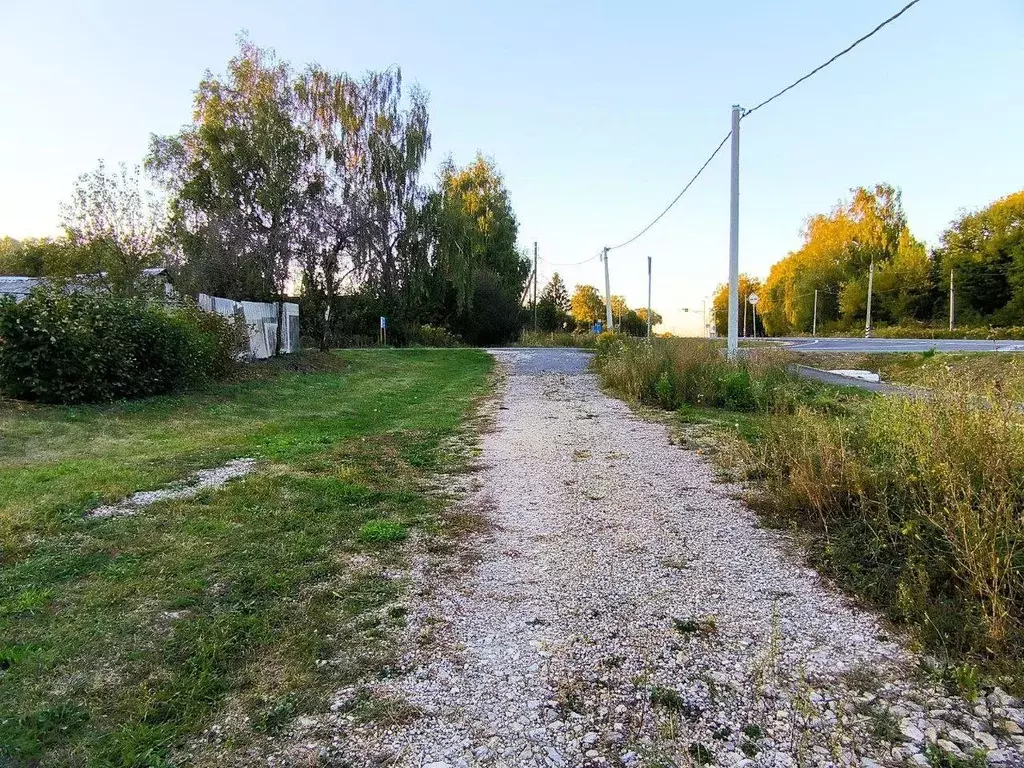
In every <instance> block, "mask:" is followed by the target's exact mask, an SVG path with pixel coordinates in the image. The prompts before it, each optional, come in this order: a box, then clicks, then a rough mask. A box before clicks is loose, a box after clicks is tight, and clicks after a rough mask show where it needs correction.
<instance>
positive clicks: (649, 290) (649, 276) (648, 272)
mask: <svg viewBox="0 0 1024 768" xmlns="http://www.w3.org/2000/svg"><path fill="white" fill-rule="evenodd" d="M647 338H648V339H649V338H651V257H650V256H648V257H647Z"/></svg>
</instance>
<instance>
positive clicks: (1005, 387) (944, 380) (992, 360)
mask: <svg viewBox="0 0 1024 768" xmlns="http://www.w3.org/2000/svg"><path fill="white" fill-rule="evenodd" d="M798 360H799V361H800V362H804V363H805V364H806V365H810V366H812V367H814V368H825V369H831V370H835V369H839V368H859V369H862V370H868V371H874V372H876V373H878V374H880V375H881V377H882V380H883V381H887V382H891V383H893V384H905V385H910V386H918V387H925V388H927V389H942V390H952V391H956V390H960V389H969V390H971V391H972V392H975V393H979V394H986V393H987V394H990V395H992V396H993V397H994V398H996V399H1003V398H1006V399H1010V400H1016V401H1017V402H1024V355H1022V354H1018V353H1011V352H1006V353H993V352H972V353H958V352H957V353H954V352H935V351H933V350H928V351H926V352H920V353H908V352H894V353H873V354H853V353H842V352H831V353H829V352H816V353H806V354H805V353H801V355H800V357H799V358H798Z"/></svg>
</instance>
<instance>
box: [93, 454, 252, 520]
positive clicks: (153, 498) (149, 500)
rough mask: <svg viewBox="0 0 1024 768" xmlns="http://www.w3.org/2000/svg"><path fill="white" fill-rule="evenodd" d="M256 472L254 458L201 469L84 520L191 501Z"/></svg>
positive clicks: (129, 513) (121, 515) (123, 500)
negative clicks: (159, 503)
mask: <svg viewBox="0 0 1024 768" xmlns="http://www.w3.org/2000/svg"><path fill="white" fill-rule="evenodd" d="M255 470H256V459H249V458H244V459H234V460H232V461H229V462H228V463H227V464H225V465H224V466H222V467H214V468H213V469H201V470H199V471H198V472H196V473H195V474H194V475H192V476H191V477H189V478H188V479H187V480H185V481H184V482H180V483H174V484H173V485H170V486H168V487H166V488H158V489H157V490H155V491H139V492H138V493H133V494H132V495H131V496H129V497H128V498H126V499H122V500H121V501H119V502H117V503H115V504H106V505H104V506H102V507H96V508H95V509H93V510H90V511H89V512H88V513H86V517H124V516H126V515H134V514H136V513H137V512H139V511H140V510H142V509H145V508H146V507H148V506H149V505H151V504H156V503H157V502H158V501H170V500H179V499H192V498H195V497H196V496H198V495H199V494H200V493H202V492H203V491H205V490H208V489H210V488H220V487H221V486H222V485H224V484H225V483H227V482H228V481H229V480H234V479H236V478H239V477H245V476H246V475H249V474H252V473H253V472H254V471H255Z"/></svg>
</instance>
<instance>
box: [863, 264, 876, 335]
mask: <svg viewBox="0 0 1024 768" xmlns="http://www.w3.org/2000/svg"><path fill="white" fill-rule="evenodd" d="M874 287H875V258H874V257H873V256H872V257H871V266H870V267H868V317H867V320H866V321H865V322H864V338H865V339H870V338H871V292H872V290H873V289H874Z"/></svg>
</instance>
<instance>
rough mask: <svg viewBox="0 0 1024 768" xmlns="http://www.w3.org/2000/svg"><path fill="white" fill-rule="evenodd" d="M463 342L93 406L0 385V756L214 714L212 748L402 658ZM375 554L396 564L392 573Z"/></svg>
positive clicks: (456, 421) (137, 741)
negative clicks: (174, 491) (406, 566)
mask: <svg viewBox="0 0 1024 768" xmlns="http://www.w3.org/2000/svg"><path fill="white" fill-rule="evenodd" d="M490 369H491V361H490V358H489V357H488V356H487V355H486V354H484V353H482V352H479V351H476V350H430V351H424V350H402V351H394V350H373V351H352V352H346V353H344V354H343V355H341V356H316V355H313V356H308V357H305V358H302V359H299V360H291V361H287V362H279V363H273V364H271V365H269V366H260V367H257V368H254V369H253V370H252V372H251V373H250V375H249V380H247V381H241V382H237V383H234V384H230V385H221V386H217V387H215V388H212V389H210V390H208V391H205V392H202V393H193V394H189V395H187V396H181V397H163V398H154V399H149V400H144V401H138V402H134V403H128V404H121V405H111V406H104V407H74V408H44V407H34V406H25V405H22V404H18V403H12V402H4V403H2V404H0V436H2V438H0V459H2V461H0V500H2V501H0V546H2V548H3V549H2V552H3V561H2V566H0V764H13V765H69V766H72V765H89V766H137V765H146V766H160V765H170V764H171V763H170V762H169V760H170V757H171V756H172V754H173V752H174V750H175V749H176V748H180V747H181V745H182V744H183V743H185V742H186V741H188V740H189V738H190V737H192V736H194V735H196V734H198V733H199V732H200V731H202V730H203V729H204V728H206V727H207V726H209V725H210V724H211V723H212V722H213V721H214V720H215V719H217V720H218V721H220V722H223V721H224V720H225V719H227V720H228V721H230V722H233V723H234V724H235V727H233V728H230V729H228V733H227V735H226V736H225V737H224V738H225V739H226V741H225V742H224V743H222V744H221V745H219V746H218V749H220V750H222V753H221V755H220V757H214V758H209V757H208V758H205V759H204V758H203V757H202V756H201V755H194V756H193V760H192V763H193V764H195V763H197V762H198V763H203V762H204V761H205V762H209V763H211V764H216V763H218V762H220V761H221V760H222V759H223V758H224V755H225V754H231V753H233V752H235V751H239V750H243V749H245V748H246V745H247V744H250V743H252V742H255V741H258V740H259V739H260V738H262V737H264V735H265V734H272V733H274V732H277V731H279V730H280V729H282V728H283V727H284V726H285V725H286V724H287V722H288V721H289V720H290V719H291V718H293V717H295V716H297V715H300V714H302V713H304V712H310V711H316V710H317V709H319V708H322V707H323V705H324V703H325V701H326V696H327V694H328V693H329V692H330V691H332V690H334V689H336V688H337V687H339V686H341V685H345V684H348V683H350V682H353V681H356V680H359V679H363V678H365V677H366V676H367V675H383V674H387V673H388V671H389V669H390V668H391V667H392V665H393V663H394V661H393V659H392V658H391V655H390V648H389V642H388V638H389V634H390V632H391V630H392V629H393V628H394V625H396V624H398V623H400V622H401V621H402V618H401V616H402V612H401V611H400V610H389V607H391V608H393V607H394V606H395V605H396V604H398V602H399V601H400V599H401V595H402V590H403V584H402V583H401V581H400V580H398V579H396V578H394V577H393V576H391V575H390V573H391V572H392V570H393V569H394V567H395V566H396V565H399V564H400V563H401V558H402V546H401V541H402V540H403V539H404V538H405V537H406V533H407V531H409V530H411V529H417V528H418V529H420V530H421V531H422V530H425V531H427V532H436V531H437V530H438V528H439V526H441V525H442V518H441V515H440V513H441V510H442V506H443V505H442V502H441V501H440V500H439V499H437V498H435V497H433V496H431V495H429V494H428V493H426V492H424V491H423V490H422V485H421V483H420V480H421V478H423V477H425V476H426V475H429V474H432V473H434V472H438V471H452V470H453V469H457V468H458V467H457V464H458V462H459V461H460V459H458V458H457V457H452V456H450V455H449V454H450V451H446V450H445V446H446V445H447V444H448V443H449V442H450V441H451V439H452V438H453V437H454V436H455V435H457V434H458V433H459V432H460V430H461V429H463V427H464V424H465V419H466V417H467V415H468V414H469V412H470V411H471V409H472V405H473V403H474V401H475V399H476V398H478V397H479V396H480V395H481V394H482V393H483V392H484V390H485V387H486V381H487V378H488V375H489V371H490ZM242 456H252V457H255V458H257V459H258V460H259V462H260V471H259V472H258V473H257V474H255V475H251V476H250V477H248V478H246V479H245V480H241V481H235V482H233V483H231V484H229V485H227V486H225V487H224V488H223V489H221V490H218V491H216V492H207V493H204V494H203V495H201V496H199V497H197V498H195V499H191V500H178V501H165V502H160V503H158V504H155V505H153V506H152V507H150V508H148V509H147V510H146V511H144V512H143V513H141V514H138V515H136V516H133V517H126V518H114V519H105V520H92V519H86V518H84V517H83V515H84V513H85V512H86V511H87V510H88V509H90V508H91V507H93V506H96V505H97V504H99V503H101V502H104V501H113V500H115V499H117V498H120V497H122V496H124V495H126V494H128V493H130V492H132V491H135V490H140V489H151V488H156V487H160V486H161V485H163V484H165V483H167V482H170V481H173V480H175V479H179V478H182V477H184V476H186V475H187V474H188V473H190V472H192V471H194V470H195V469H198V468H203V467H212V466H218V465H220V464H222V463H224V462H226V461H227V460H229V459H232V458H237V457H242ZM389 569H390V570H389Z"/></svg>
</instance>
